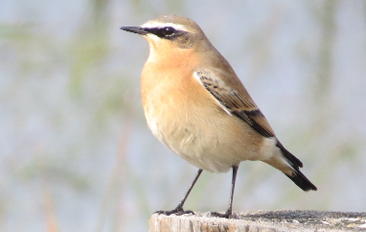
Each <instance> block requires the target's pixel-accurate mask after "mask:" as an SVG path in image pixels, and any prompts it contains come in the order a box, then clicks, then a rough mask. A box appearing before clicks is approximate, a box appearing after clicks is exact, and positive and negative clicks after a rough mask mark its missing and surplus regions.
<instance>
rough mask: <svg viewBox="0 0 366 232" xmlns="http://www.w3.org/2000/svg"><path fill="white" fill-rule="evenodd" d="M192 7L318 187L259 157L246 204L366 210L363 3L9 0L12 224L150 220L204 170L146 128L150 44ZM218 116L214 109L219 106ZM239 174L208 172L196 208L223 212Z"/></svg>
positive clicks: (138, 223)
mask: <svg viewBox="0 0 366 232" xmlns="http://www.w3.org/2000/svg"><path fill="white" fill-rule="evenodd" d="M166 13H176V14H180V15H184V16H187V17H190V18H192V19H194V20H195V21H196V22H198V24H199V25H200V26H201V27H202V29H203V30H204V31H205V32H206V34H207V36H208V37H209V38H210V40H211V42H212V43H213V44H214V45H215V46H216V48H217V49H218V50H219V51H221V53H222V54H223V55H224V56H225V57H226V58H227V60H228V61H229V62H230V63H231V64H232V66H233V68H234V69H235V70H236V72H237V74H238V75H239V76H240V78H241V79H242V81H243V83H244V84H245V85H246V87H247V89H248V91H249V92H250V93H251V95H252V97H253V98H254V99H255V101H256V103H257V104H258V105H259V106H260V107H261V109H262V111H263V112H264V114H265V115H266V116H267V118H268V120H269V121H270V123H271V125H272V127H273V128H274V130H275V131H276V133H277V135H278V137H279V138H280V140H281V141H282V143H283V144H284V145H285V146H286V147H287V148H288V149H289V150H290V151H292V152H293V153H294V154H295V155H296V156H297V157H299V158H300V159H301V160H302V161H303V163H304V168H303V172H304V173H305V174H306V175H307V176H308V177H309V178H310V179H311V180H312V181H313V182H314V183H315V184H316V185H317V187H318V189H319V190H318V191H317V192H309V193H304V192H303V191H301V190H300V189H299V188H298V187H297V186H296V185H294V184H293V183H292V182H291V181H290V180H289V179H288V178H287V177H286V176H284V175H283V174H281V173H280V172H278V171H277V170H275V169H273V168H271V167H269V166H268V165H266V164H264V163H261V162H243V163H242V164H241V166H240V169H239V175H238V181H237V189H236V192H235V200H234V210H236V211H244V210H279V209H291V210H295V209H313V210H331V211H365V209H366V184H365V183H366V168H365V166H366V153H365V152H366V142H365V141H366V126H365V119H366V1H363V0H308V1H290V0H273V1H238V0H228V1H218V0H214V1H195V0H188V1H169V0H153V1H144V0H123V1H117V0H103V1H102V0H80V1H71V0H65V1H56V0H48V1H45V0H36V1H27V0H17V1H10V0H5V1H1V2H0V231H10V232H13V231H29V232H33V231H37V232H39V231H95V232H99V231H138V232H139V231H147V230H148V219H149V218H150V215H151V214H152V212H154V211H155V210H160V209H166V210H168V209H172V208H173V207H175V205H176V204H177V203H178V202H179V200H180V199H181V197H182V196H183V195H184V193H185V191H186V190H187V188H188V186H189V184H190V183H191V181H192V180H193V177H194V176H195V174H196V168H195V167H192V166H191V165H190V164H188V163H187V162H186V161H184V160H182V159H181V158H179V157H178V156H176V155H174V154H173V153H172V152H171V151H169V150H168V149H167V148H165V147H164V146H163V145H162V144H160V143H159V142H158V141H157V139H155V138H154V137H153V136H152V134H151V133H150V131H149V130H148V128H147V126H146V123H145V119H144V116H143V112H142V106H141V97H140V93H139V84H140V73H141V69H142V67H143V64H144V62H145V61H146V59H147V56H148V45H147V42H146V41H145V40H144V39H143V38H141V37H139V36H137V35H134V34H129V33H126V32H123V31H121V30H120V29H119V27H121V26H130V25H140V24H142V23H144V22H145V21H147V20H148V19H150V18H152V17H155V16H156V15H159V14H166ZM208 117H209V116H208ZM230 180H231V173H226V174H210V173H207V172H206V173H204V174H203V175H202V176H201V179H200V180H199V182H198V184H197V186H196V187H195V188H194V190H193V192H192V194H191V196H190V197H189V199H188V201H187V202H186V206H185V208H186V209H191V210H194V211H200V212H205V211H224V210H225V209H226V207H227V204H228V200H229V191H230Z"/></svg>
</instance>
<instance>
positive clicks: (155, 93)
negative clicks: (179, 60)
mask: <svg viewBox="0 0 366 232" xmlns="http://www.w3.org/2000/svg"><path fill="white" fill-rule="evenodd" d="M194 81H195V80H194ZM144 84H148V83H145V82H144V81H143V82H142V85H144ZM152 86H154V88H151V87H150V88H144V87H143V86H142V89H143V91H142V97H143V105H144V112H145V117H146V121H147V124H148V126H149V128H150V130H151V131H152V133H153V134H154V135H155V137H156V138H158V139H159V140H160V141H161V142H162V143H164V144H165V145H166V146H167V147H169V148H170V149H171V150H173V151H174V152H175V153H176V154H178V155H179V156H181V157H182V158H184V159H186V160H187V161H188V162H190V163H191V164H193V165H194V166H196V167H198V168H201V169H203V170H206V171H211V172H226V171H228V170H229V169H230V168H231V167H232V166H233V165H237V164H238V163H239V162H240V161H243V160H247V159H251V160H252V159H255V157H254V156H255V154H257V151H256V150H255V149H256V146H252V144H254V143H255V142H254V143H253V138H255V137H253V136H252V135H250V134H248V135H247V136H246V135H245V134H246V133H247V132H246V131H247V130H246V129H245V126H246V125H245V124H244V123H240V124H242V125H243V128H240V127H237V126H235V128H233V127H232V126H231V125H234V124H233V123H231V122H232V121H231V120H238V119H236V118H234V117H232V116H229V115H228V114H227V113H226V112H225V111H224V110H222V109H221V108H220V107H219V106H218V105H217V103H216V102H215V101H213V100H212V99H210V98H211V96H210V95H209V94H207V95H203V96H202V94H201V95H199V96H194V93H192V92H190V94H188V92H186V90H185V89H184V88H183V87H182V88H178V89H177V87H176V86H170V85H169V84H167V83H165V82H164V81H160V82H159V83H156V84H154V85H152ZM199 87H201V86H199ZM201 88H203V87H201ZM144 89H145V90H146V89H148V90H149V91H144ZM203 93H205V92H203ZM238 130H240V132H239V133H240V134H242V135H243V136H241V137H237V136H236V135H235V132H238ZM248 131H250V130H248ZM248 138H250V139H248ZM245 143H248V147H252V148H253V150H252V149H249V150H247V151H246V152H243V151H242V147H243V145H244V146H245Z"/></svg>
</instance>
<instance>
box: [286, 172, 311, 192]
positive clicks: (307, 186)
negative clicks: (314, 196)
mask: <svg viewBox="0 0 366 232" xmlns="http://www.w3.org/2000/svg"><path fill="white" fill-rule="evenodd" d="M286 176H288V178H290V179H291V180H292V181H293V182H294V183H295V184H296V185H297V186H299V187H300V188H301V189H302V190H304V191H309V190H315V191H316V190H317V188H316V187H315V185H313V183H311V182H310V180H309V179H308V178H307V177H306V176H305V175H304V174H302V172H300V170H296V171H294V176H289V175H286Z"/></svg>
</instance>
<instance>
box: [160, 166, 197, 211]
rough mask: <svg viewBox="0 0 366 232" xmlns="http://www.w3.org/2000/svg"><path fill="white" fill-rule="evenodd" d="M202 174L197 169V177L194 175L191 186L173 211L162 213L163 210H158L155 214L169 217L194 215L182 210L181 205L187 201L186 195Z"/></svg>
mask: <svg viewBox="0 0 366 232" xmlns="http://www.w3.org/2000/svg"><path fill="white" fill-rule="evenodd" d="M201 173H202V169H198V172H197V175H196V178H194V180H193V183H192V184H191V186H190V187H189V189H188V191H187V193H186V195H185V196H184V197H183V199H182V200H181V201H180V202H179V204H178V205H177V207H175V209H173V210H170V211H164V210H159V211H156V212H155V213H158V214H165V215H171V214H176V215H183V214H194V213H193V211H192V210H186V211H185V210H184V209H183V205H184V202H185V201H186V200H187V197H188V195H189V194H190V192H191V190H192V188H193V186H194V185H195V184H196V182H197V180H198V177H200V175H201Z"/></svg>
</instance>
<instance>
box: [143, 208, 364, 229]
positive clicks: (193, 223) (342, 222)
mask: <svg viewBox="0 0 366 232" xmlns="http://www.w3.org/2000/svg"><path fill="white" fill-rule="evenodd" d="M149 226H150V230H149V232H264V231H266V232H277V231H278V232H279V231H281V232H288V231H307V232H310V231H314V232H315V231H317V232H319V231H366V213H343V212H328V211H324V212H323V211H287V210H283V211H252V212H241V213H236V214H235V218H233V219H225V218H217V217H212V216H210V214H209V213H195V214H194V215H182V216H176V215H170V216H165V215H158V214H153V215H152V217H151V219H150V221H149Z"/></svg>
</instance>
